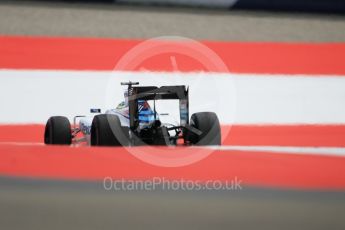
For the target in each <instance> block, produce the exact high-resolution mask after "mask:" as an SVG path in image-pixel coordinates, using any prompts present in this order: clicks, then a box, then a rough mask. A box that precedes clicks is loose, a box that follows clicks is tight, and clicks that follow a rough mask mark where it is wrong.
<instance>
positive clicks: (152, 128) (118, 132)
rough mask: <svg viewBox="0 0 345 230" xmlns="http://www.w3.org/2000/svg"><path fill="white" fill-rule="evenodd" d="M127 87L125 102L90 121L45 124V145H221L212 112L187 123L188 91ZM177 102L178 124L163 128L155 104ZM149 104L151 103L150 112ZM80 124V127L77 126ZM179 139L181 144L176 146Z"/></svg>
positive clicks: (55, 118)
mask: <svg viewBox="0 0 345 230" xmlns="http://www.w3.org/2000/svg"><path fill="white" fill-rule="evenodd" d="M121 85H125V86H127V87H128V88H127V90H126V91H125V101H124V102H122V103H120V104H119V106H118V107H117V108H116V109H110V110H107V111H106V112H105V113H104V114H101V110H100V109H91V113H99V114H98V115H95V116H93V117H86V116H75V117H74V119H73V120H74V124H73V126H71V124H70V122H69V120H68V118H67V117H63V116H53V117H50V118H49V120H48V121H47V124H46V127H45V133H44V143H45V144H53V145H70V144H78V143H87V144H88V145H91V146H140V145H177V144H178V143H181V144H182V143H183V144H184V145H220V144H221V132H220V124H219V120H218V117H217V115H216V114H215V113H213V112H199V113H194V114H193V115H192V116H191V118H190V120H189V89H188V88H187V87H186V86H184V85H177V86H161V87H156V86H135V85H139V83H138V82H123V83H121ZM171 99H175V100H179V114H180V122H179V124H178V125H171V124H164V123H162V122H161V121H160V119H159V114H158V113H157V111H156V100H171ZM148 101H153V109H151V107H150V105H149V103H148ZM77 120H79V122H78V123H79V124H77ZM179 139H183V141H180V142H178V140H179Z"/></svg>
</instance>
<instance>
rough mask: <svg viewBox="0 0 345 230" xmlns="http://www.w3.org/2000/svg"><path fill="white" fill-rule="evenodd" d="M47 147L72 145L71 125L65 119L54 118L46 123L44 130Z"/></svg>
mask: <svg viewBox="0 0 345 230" xmlns="http://www.w3.org/2000/svg"><path fill="white" fill-rule="evenodd" d="M44 143H45V144H47V145H70V144H71V143H72V134H71V124H70V122H69V120H68V118H67V117H62V116H54V117H50V118H49V119H48V121H47V124H46V127H45V130H44Z"/></svg>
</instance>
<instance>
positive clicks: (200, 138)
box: [189, 112, 221, 145]
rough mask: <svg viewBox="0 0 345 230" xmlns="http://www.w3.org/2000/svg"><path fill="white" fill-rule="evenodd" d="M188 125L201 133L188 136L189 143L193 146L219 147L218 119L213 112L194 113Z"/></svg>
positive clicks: (219, 131)
mask: <svg viewBox="0 0 345 230" xmlns="http://www.w3.org/2000/svg"><path fill="white" fill-rule="evenodd" d="M190 125H191V126H192V127H194V128H196V129H198V130H200V131H201V132H202V133H201V135H197V134H195V133H190V134H189V141H190V143H191V144H193V145H221V130H220V124H219V120H218V117H217V115H216V114H215V113H213V112H201V113H194V114H193V115H192V116H191V118H190Z"/></svg>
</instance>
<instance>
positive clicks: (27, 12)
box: [0, 1, 345, 42]
mask: <svg viewBox="0 0 345 230" xmlns="http://www.w3.org/2000/svg"><path fill="white" fill-rule="evenodd" d="M344 31H345V20H344V16H340V15H327V14H301V13H272V12H255V11H254V12H252V11H251V12H246V11H226V10H207V9H193V8H190V9H182V8H164V7H154V8H150V7H135V6H127V5H107V4H80V3H71V4H66V3H42V2H36V3H32V1H30V2H29V3H27V1H0V33H1V34H17V35H44V36H77V37H83V36H84V37H113V38H131V39H133V38H140V39H141V38H152V37H157V36H171V35H173V36H184V37H188V38H192V39H198V40H225V41H280V42H281V41H285V42H287V41H288V42H290V41H299V42H325V41H328V42H336V41H344V40H345V33H344Z"/></svg>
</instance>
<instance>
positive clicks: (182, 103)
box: [128, 84, 189, 131]
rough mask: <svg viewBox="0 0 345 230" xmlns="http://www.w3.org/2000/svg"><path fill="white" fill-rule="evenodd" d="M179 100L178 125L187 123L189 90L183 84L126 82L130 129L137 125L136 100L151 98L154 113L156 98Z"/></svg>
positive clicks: (134, 128) (135, 127)
mask: <svg viewBox="0 0 345 230" xmlns="http://www.w3.org/2000/svg"><path fill="white" fill-rule="evenodd" d="M170 99H177V100H179V109H180V125H187V124H189V90H188V88H187V87H186V86H184V85H176V86H161V87H156V86H135V87H133V86H132V84H128V104H129V122H130V129H131V130H133V131H134V130H136V129H137V127H138V126H139V118H138V117H139V113H138V100H146V101H149V100H153V101H154V114H156V108H155V107H156V106H155V101H156V100H170Z"/></svg>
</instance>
